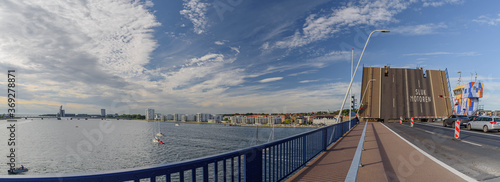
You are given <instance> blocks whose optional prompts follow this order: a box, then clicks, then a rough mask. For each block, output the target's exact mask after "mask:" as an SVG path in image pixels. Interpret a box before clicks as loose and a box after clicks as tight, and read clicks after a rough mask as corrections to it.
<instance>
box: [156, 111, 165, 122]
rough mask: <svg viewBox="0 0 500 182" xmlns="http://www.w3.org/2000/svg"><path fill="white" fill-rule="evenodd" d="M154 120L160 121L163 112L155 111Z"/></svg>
mask: <svg viewBox="0 0 500 182" xmlns="http://www.w3.org/2000/svg"><path fill="white" fill-rule="evenodd" d="M155 120H158V121H162V120H164V119H163V114H160V113H155Z"/></svg>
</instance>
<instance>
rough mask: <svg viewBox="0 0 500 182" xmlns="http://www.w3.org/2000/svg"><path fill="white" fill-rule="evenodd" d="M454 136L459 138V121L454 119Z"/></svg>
mask: <svg viewBox="0 0 500 182" xmlns="http://www.w3.org/2000/svg"><path fill="white" fill-rule="evenodd" d="M455 138H456V139H459V138H460V121H458V120H457V121H455Z"/></svg>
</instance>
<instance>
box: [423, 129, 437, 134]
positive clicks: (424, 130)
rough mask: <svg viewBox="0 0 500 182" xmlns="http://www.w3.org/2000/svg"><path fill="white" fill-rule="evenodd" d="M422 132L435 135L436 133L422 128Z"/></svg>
mask: <svg viewBox="0 0 500 182" xmlns="http://www.w3.org/2000/svg"><path fill="white" fill-rule="evenodd" d="M424 132H427V133H430V134H432V135H436V133H434V132H432V131H427V130H424Z"/></svg>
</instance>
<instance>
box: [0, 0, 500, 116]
mask: <svg viewBox="0 0 500 182" xmlns="http://www.w3.org/2000/svg"><path fill="white" fill-rule="evenodd" d="M498 5H500V2H497V1H493V0H487V1H480V2H478V1H472V0H417V1H396V0H377V1H354V2H352V1H326V0H319V1H314V2H307V1H306V2H304V1H300V0H293V1H272V2H268V1H245V0H240V1H228V2H226V1H203V0H183V1H156V0H154V1H150V0H144V1H131V2H129V1H118V2H116V1H107V0H105V1H100V2H91V1H89V2H82V3H67V2H57V1H50V2H45V1H41V2H19V1H8V2H6V3H2V4H0V17H1V18H0V67H2V68H5V70H4V71H5V73H4V74H5V77H4V78H3V79H0V85H2V88H5V87H6V85H7V84H6V83H7V82H6V77H7V76H6V74H7V70H8V69H13V70H16V72H15V73H16V84H17V87H16V98H17V100H16V104H17V111H16V112H17V113H35V114H44V113H55V111H57V109H58V108H59V106H60V105H64V107H65V110H66V112H67V111H71V113H99V109H101V108H106V112H107V113H113V114H114V113H120V114H133V113H139V114H143V113H144V109H145V108H148V107H149V108H155V109H156V110H157V111H158V112H159V113H165V112H169V113H249V112H253V113H298V112H316V111H327V110H338V109H340V104H341V103H342V100H343V99H344V95H345V92H346V90H347V86H348V85H349V74H350V70H349V68H350V65H351V49H352V48H354V61H355V63H356V62H357V60H358V59H359V56H360V54H361V50H362V48H363V46H364V43H365V41H366V38H367V37H368V34H369V33H370V32H371V31H372V30H375V29H387V30H390V31H391V33H388V34H374V35H373V36H372V38H371V39H370V43H369V44H368V46H367V49H366V51H365V54H364V56H363V60H362V61H361V64H362V65H360V66H374V67H383V66H386V65H390V66H391V67H396V68H398V67H401V68H415V67H418V66H420V67H423V68H424V69H426V70H427V69H432V70H439V69H440V70H444V69H448V72H449V75H450V80H449V81H450V84H451V85H450V86H451V87H452V88H453V87H455V86H456V85H457V84H456V83H457V80H458V77H459V74H458V72H459V71H461V72H462V73H461V77H462V81H463V82H468V81H471V80H475V78H474V75H472V76H471V74H475V73H477V74H478V79H479V80H481V81H482V82H483V83H484V87H485V89H484V98H483V99H482V100H481V101H480V104H481V105H484V109H487V110H495V109H499V110H500V97H498V96H499V94H500V93H499V92H498V90H499V89H500V79H499V78H497V77H496V76H495V75H494V73H495V71H496V67H498V65H499V64H500V63H498V57H499V54H500V53H498V51H497V49H496V47H497V45H496V43H497V42H499V41H500V37H499V36H498V35H497V32H498V30H499V29H498V28H499V25H500V10H498V9H497V8H496V7H498ZM361 75H362V73H361V69H359V70H358V72H357V74H356V77H355V79H354V84H353V89H352V91H353V94H354V95H356V98H358V99H359V97H360V92H361V91H360V90H361V84H360V82H361ZM6 101H7V98H6V96H5V95H3V96H0V103H2V104H1V105H0V109H2V110H4V112H5V113H6V112H7V107H6V106H7V104H6ZM358 101H359V100H358ZM344 108H348V104H347V105H346V106H345V107H344ZM4 112H0V113H4Z"/></svg>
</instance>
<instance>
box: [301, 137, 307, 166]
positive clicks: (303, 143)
mask: <svg viewBox="0 0 500 182" xmlns="http://www.w3.org/2000/svg"><path fill="white" fill-rule="evenodd" d="M302 138H303V140H302V152H303V153H302V164H305V163H306V161H307V157H306V155H307V140H306V138H307V136H303V137H302Z"/></svg>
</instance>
